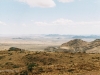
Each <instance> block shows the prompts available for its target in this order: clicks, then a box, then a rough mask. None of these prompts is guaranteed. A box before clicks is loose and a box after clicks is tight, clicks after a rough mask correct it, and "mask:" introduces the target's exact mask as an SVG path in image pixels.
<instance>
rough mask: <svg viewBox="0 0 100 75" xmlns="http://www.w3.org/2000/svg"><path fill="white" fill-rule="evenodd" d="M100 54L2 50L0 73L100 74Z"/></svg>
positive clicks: (29, 74) (37, 74) (13, 74)
mask: <svg viewBox="0 0 100 75" xmlns="http://www.w3.org/2000/svg"><path fill="white" fill-rule="evenodd" d="M99 74H100V54H87V53H64V52H32V51H0V75H99Z"/></svg>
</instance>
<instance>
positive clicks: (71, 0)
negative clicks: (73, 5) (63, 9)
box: [59, 0, 74, 3]
mask: <svg viewBox="0 0 100 75" xmlns="http://www.w3.org/2000/svg"><path fill="white" fill-rule="evenodd" d="M59 2H62V3H69V2H74V0H59Z"/></svg>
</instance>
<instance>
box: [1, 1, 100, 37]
mask: <svg viewBox="0 0 100 75" xmlns="http://www.w3.org/2000/svg"><path fill="white" fill-rule="evenodd" d="M0 34H74V35H75V34H77V35H88V34H89V35H91V34H95V35H98V34H99V35H100V0H0Z"/></svg>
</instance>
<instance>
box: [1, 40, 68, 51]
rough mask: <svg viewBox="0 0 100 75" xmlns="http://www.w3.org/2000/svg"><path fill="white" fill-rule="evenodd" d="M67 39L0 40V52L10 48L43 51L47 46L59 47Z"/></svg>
mask: <svg viewBox="0 0 100 75" xmlns="http://www.w3.org/2000/svg"><path fill="white" fill-rule="evenodd" d="M68 40H69V39H30V40H28V39H27V40H22V39H17V40H16V39H11V38H0V50H8V49H9V48H10V47H18V48H22V49H25V50H33V51H37V50H38V51H43V50H44V49H45V48H46V47H48V46H60V45H61V44H62V43H64V42H67V41H68Z"/></svg>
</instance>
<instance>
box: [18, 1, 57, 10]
mask: <svg viewBox="0 0 100 75" xmlns="http://www.w3.org/2000/svg"><path fill="white" fill-rule="evenodd" d="M17 1H19V2H24V3H26V4H28V5H29V6H30V7H43V8H48V7H54V6H55V5H56V4H55V2H54V1H53V0H17Z"/></svg>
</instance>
